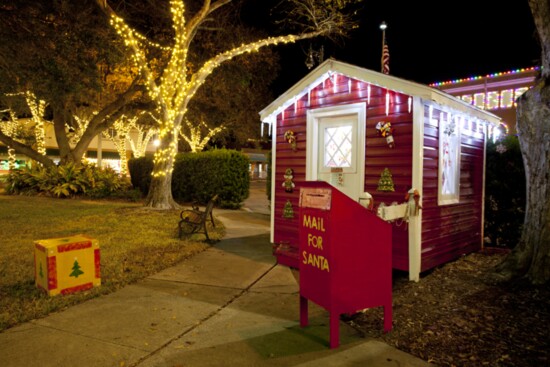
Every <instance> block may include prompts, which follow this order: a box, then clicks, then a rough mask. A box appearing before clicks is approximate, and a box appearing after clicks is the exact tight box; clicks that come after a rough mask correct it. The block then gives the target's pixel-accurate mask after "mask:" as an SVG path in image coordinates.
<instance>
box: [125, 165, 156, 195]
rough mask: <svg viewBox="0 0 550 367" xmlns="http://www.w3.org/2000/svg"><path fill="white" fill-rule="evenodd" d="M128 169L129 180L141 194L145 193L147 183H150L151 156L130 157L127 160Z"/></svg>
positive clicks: (147, 187)
mask: <svg viewBox="0 0 550 367" xmlns="http://www.w3.org/2000/svg"><path fill="white" fill-rule="evenodd" d="M128 171H129V172H130V182H132V186H133V187H134V189H138V190H139V191H141V193H142V194H143V195H147V192H148V191H149V185H151V172H153V158H151V157H141V158H131V159H130V160H129V161H128Z"/></svg>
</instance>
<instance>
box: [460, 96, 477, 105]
mask: <svg viewBox="0 0 550 367" xmlns="http://www.w3.org/2000/svg"><path fill="white" fill-rule="evenodd" d="M462 100H463V101H464V102H466V103H468V104H472V102H473V101H474V99H473V98H472V95H471V94H466V95H463V96H462Z"/></svg>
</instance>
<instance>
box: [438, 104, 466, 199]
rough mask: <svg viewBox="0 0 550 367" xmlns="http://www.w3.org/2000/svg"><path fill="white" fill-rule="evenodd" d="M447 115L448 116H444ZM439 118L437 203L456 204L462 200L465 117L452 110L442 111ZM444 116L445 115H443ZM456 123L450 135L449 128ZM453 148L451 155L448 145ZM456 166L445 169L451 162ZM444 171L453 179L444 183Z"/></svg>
mask: <svg viewBox="0 0 550 367" xmlns="http://www.w3.org/2000/svg"><path fill="white" fill-rule="evenodd" d="M444 115H446V116H444ZM441 116H442V117H440V119H439V164H438V175H437V178H438V189H437V204H438V205H449V204H456V203H458V202H459V200H460V145H461V141H460V140H461V131H460V128H461V126H462V125H463V123H464V121H463V120H464V118H463V117H460V116H459V115H452V114H451V113H450V112H446V113H445V112H442V113H441ZM443 116H444V117H443ZM452 124H454V129H453V133H452V134H451V135H449V134H448V133H447V132H448V128H450V127H451V125H452ZM446 144H448V146H449V147H450V148H451V149H450V153H449V155H446V154H445V151H446V149H447V145H446ZM446 160H448V161H449V160H450V164H453V162H454V166H452V167H450V168H448V169H446V170H445V169H444V167H445V165H446V164H448V163H449V162H445V161H446ZM444 173H447V176H449V174H452V175H453V176H454V179H453V180H450V181H449V180H447V183H448V184H446V185H444V182H443V181H444V180H443V177H444Z"/></svg>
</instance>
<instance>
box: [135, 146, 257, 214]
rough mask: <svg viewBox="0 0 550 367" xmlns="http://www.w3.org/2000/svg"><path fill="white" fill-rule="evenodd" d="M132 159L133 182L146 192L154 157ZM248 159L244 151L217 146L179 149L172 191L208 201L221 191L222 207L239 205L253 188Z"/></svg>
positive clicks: (180, 198) (183, 198)
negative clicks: (195, 150) (200, 149)
mask: <svg viewBox="0 0 550 367" xmlns="http://www.w3.org/2000/svg"><path fill="white" fill-rule="evenodd" d="M139 159H140V160H147V161H148V163H145V162H144V161H140V162H133V161H134V159H131V160H130V162H129V164H128V167H129V170H130V176H131V177H132V185H134V187H135V188H139V189H140V190H141V191H142V192H143V193H144V194H146V193H147V191H148V190H149V185H150V181H151V179H150V176H151V172H152V164H153V163H152V160H151V159H150V158H139ZM249 164H250V162H249V159H248V157H247V156H246V155H244V154H243V153H241V152H238V151H234V150H226V149H218V150H211V151H207V152H201V153H180V154H178V155H177V156H176V161H175V163H174V171H173V174H172V195H173V197H174V199H175V200H176V201H178V202H191V201H196V202H198V203H201V204H206V203H207V202H208V201H209V200H210V199H211V198H212V196H214V195H215V194H218V195H219V199H218V204H219V206H220V207H222V208H230V209H237V208H239V207H240V206H241V204H242V202H243V201H244V200H245V199H246V198H247V197H248V194H249V188H250V174H249Z"/></svg>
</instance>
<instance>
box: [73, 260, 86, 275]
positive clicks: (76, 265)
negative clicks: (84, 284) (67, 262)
mask: <svg viewBox="0 0 550 367" xmlns="http://www.w3.org/2000/svg"><path fill="white" fill-rule="evenodd" d="M72 269H73V272H72V273H71V274H69V276H70V277H75V278H78V276H79V275H82V274H84V272H83V271H82V270H80V264H79V263H78V261H77V260H76V259H74V264H73V267H72Z"/></svg>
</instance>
